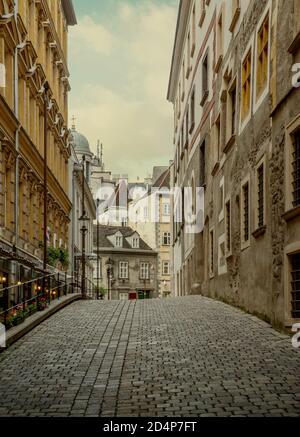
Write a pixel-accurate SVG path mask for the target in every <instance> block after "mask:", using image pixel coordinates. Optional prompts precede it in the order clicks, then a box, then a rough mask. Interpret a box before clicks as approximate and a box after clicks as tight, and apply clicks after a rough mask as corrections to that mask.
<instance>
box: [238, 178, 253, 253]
mask: <svg viewBox="0 0 300 437" xmlns="http://www.w3.org/2000/svg"><path fill="white" fill-rule="evenodd" d="M246 185H248V239H247V240H246V239H245V225H246V222H245V187H246ZM250 190H251V185H250V176H247V177H246V178H245V179H244V180H243V181H242V183H241V203H240V214H241V248H242V250H244V249H247V248H248V247H249V246H250V240H251V220H250V216H251V191H250Z"/></svg>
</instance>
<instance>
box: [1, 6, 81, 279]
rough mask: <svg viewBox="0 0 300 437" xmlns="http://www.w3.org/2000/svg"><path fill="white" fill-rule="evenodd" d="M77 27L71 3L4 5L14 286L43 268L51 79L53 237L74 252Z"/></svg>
mask: <svg viewBox="0 0 300 437" xmlns="http://www.w3.org/2000/svg"><path fill="white" fill-rule="evenodd" d="M75 24H76V17H75V12H74V9H73V5H72V1H71V0H62V1H55V2H53V1H49V0H48V1H46V0H41V1H39V2H36V1H28V0H19V1H18V0H17V1H10V0H8V1H5V0H3V1H0V64H1V66H2V68H1V71H2V72H4V78H2V79H4V80H1V85H3V87H2V88H0V250H1V261H0V262H1V265H0V275H2V276H5V277H6V278H7V282H6V284H8V285H9V284H14V283H16V282H17V281H22V280H24V279H30V274H29V273H28V272H27V271H28V269H27V267H28V266H29V267H30V268H31V269H32V268H37V269H38V268H40V267H41V266H42V263H41V258H42V250H43V249H42V248H41V242H42V241H43V235H44V229H43V162H44V106H43V105H44V87H43V85H44V83H45V82H46V81H48V83H49V86H50V90H49V93H48V98H49V100H48V104H47V126H48V153H49V155H48V170H49V171H48V188H49V197H48V211H49V214H48V215H49V217H48V219H49V220H48V227H49V235H52V239H53V241H54V242H55V244H59V245H60V246H61V247H63V248H67V247H68V226H69V222H70V211H71V207H72V205H71V202H70V199H69V196H68V189H69V187H68V161H69V158H70V148H69V145H68V138H67V137H68V129H67V119H68V92H69V90H70V85H69V80H68V77H69V71H68V65H67V37H68V26H70V25H75ZM53 241H52V242H53ZM12 254H13V257H12V256H11V255H12ZM16 257H17V259H18V262H15V261H14V260H15V259H16ZM11 258H13V259H14V260H13V259H12V260H11ZM22 260H24V262H23V261H22ZM20 267H21V270H20ZM26 272H27V273H28V275H29V276H27V273H26Z"/></svg>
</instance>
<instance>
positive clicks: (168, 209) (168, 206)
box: [163, 203, 170, 216]
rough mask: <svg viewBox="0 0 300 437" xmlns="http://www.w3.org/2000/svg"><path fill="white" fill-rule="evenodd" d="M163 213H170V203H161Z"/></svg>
mask: <svg viewBox="0 0 300 437" xmlns="http://www.w3.org/2000/svg"><path fill="white" fill-rule="evenodd" d="M163 215H167V216H169V215H170V204H169V203H164V205H163Z"/></svg>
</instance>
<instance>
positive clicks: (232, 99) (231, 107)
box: [228, 82, 236, 136]
mask: <svg viewBox="0 0 300 437" xmlns="http://www.w3.org/2000/svg"><path fill="white" fill-rule="evenodd" d="M228 97H229V99H228V114H229V120H228V125H229V126H230V136H232V135H234V134H235V133H236V83H235V82H234V84H233V86H232V87H231V89H230V91H229V93H228Z"/></svg>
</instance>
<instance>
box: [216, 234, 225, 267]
mask: <svg viewBox="0 0 300 437" xmlns="http://www.w3.org/2000/svg"><path fill="white" fill-rule="evenodd" d="M225 273H227V264H226V248H225V235H222V236H221V237H220V238H219V245H218V275H224V274H225Z"/></svg>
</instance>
